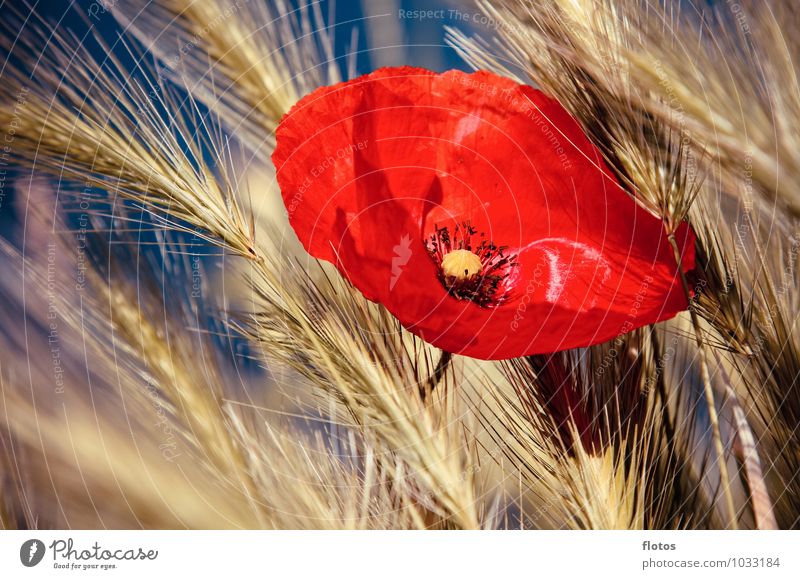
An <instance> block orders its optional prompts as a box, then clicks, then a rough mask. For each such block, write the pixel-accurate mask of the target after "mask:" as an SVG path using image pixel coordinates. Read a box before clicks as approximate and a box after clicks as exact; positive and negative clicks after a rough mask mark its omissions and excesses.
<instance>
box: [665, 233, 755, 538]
mask: <svg viewBox="0 0 800 579" xmlns="http://www.w3.org/2000/svg"><path fill="white" fill-rule="evenodd" d="M667 237H668V239H669V243H670V245H671V246H672V252H673V254H674V256H675V262H676V263H677V264H678V274H679V275H680V277H681V284H682V285H683V292H684V294H685V296H686V299H687V301H688V302H689V315H690V316H691V319H692V326H693V328H694V337H695V340H696V341H697V347H698V350H699V354H700V356H699V358H700V378H701V380H702V381H703V390H704V391H705V396H706V405H707V406H708V421H709V422H710V423H711V436H712V438H713V440H714V450H715V452H716V455H717V464H718V465H719V482H720V486H721V487H722V494H723V496H724V497H725V504H726V507H727V510H728V517H729V518H728V528H729V529H738V528H739V525H738V522H737V517H736V507H735V506H734V502H733V492H732V491H731V479H730V475H729V474H728V461H727V460H726V458H725V446H724V445H723V444H722V434H721V433H720V430H719V415H718V414H717V406H716V402H715V400H714V389H713V387H712V386H711V376H710V375H709V372H708V352H707V351H706V344H705V342H704V341H703V331H702V328H701V327H700V319H699V317H698V316H697V312H696V311H695V309H694V307H693V304H692V295H691V293H690V291H689V282H688V281H687V279H686V274H685V273H684V272H683V261H682V259H681V252H680V248H678V243H677V242H676V241H675V233H674V232H668V234H667Z"/></svg>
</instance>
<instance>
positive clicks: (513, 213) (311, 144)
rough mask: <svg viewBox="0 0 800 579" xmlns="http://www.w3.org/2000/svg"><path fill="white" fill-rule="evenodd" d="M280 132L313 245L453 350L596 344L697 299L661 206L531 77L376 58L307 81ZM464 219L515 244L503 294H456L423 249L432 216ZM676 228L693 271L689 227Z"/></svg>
mask: <svg viewBox="0 0 800 579" xmlns="http://www.w3.org/2000/svg"><path fill="white" fill-rule="evenodd" d="M277 142H278V146H277V148H276V150H275V153H274V154H273V161H274V163H275V166H276V167H277V170H278V182H279V184H280V187H281V191H282V195H283V199H284V202H285V204H286V207H287V210H288V213H289V219H290V222H291V224H292V227H293V228H294V230H295V232H296V233H297V235H298V237H299V239H300V241H301V242H302V243H303V245H304V246H305V248H306V249H307V250H308V252H309V253H310V254H312V255H313V256H315V257H318V258H321V259H325V260H328V261H331V262H333V263H335V264H336V265H337V267H338V268H339V270H340V271H341V272H342V273H343V275H345V276H346V277H347V278H348V279H349V280H350V281H351V282H352V283H353V285H355V286H356V287H357V288H358V289H360V290H361V291H362V292H363V293H364V295H365V296H366V297H367V298H369V299H371V300H373V301H376V302H379V303H381V304H383V305H384V306H386V307H387V308H388V309H389V311H391V312H392V314H393V315H395V316H396V317H397V318H398V319H399V320H400V321H401V323H402V324H403V325H404V326H405V327H407V328H408V329H410V330H411V331H412V332H414V333H416V334H417V335H419V336H420V337H422V338H423V339H425V340H426V341H428V342H430V343H432V344H434V345H436V346H439V347H441V348H442V349H445V350H448V351H451V352H454V353H460V354H465V355H469V356H473V357H476V358H484V359H499V358H510V357H517V356H522V355H528V354H534V353H545V352H553V351H557V350H562V349H566V348H574V347H580V346H588V345H591V344H594V343H598V342H602V341H606V340H608V339H611V338H614V337H615V336H617V335H619V334H621V333H624V332H627V331H630V330H631V329H633V328H636V327H640V326H643V325H646V324H650V323H654V322H657V321H661V320H664V319H668V318H670V317H672V316H674V315H675V314H676V313H677V312H679V311H681V310H683V309H685V308H686V307H687V302H686V299H685V297H684V295H683V292H682V289H681V284H680V280H679V278H678V276H677V267H676V265H675V262H674V259H673V257H672V252H671V250H670V247H669V245H668V243H667V239H666V236H665V234H664V232H663V227H662V223H661V221H660V220H659V219H657V218H656V217H654V216H652V215H651V214H650V213H648V212H647V211H645V210H644V209H642V208H640V207H639V206H638V205H636V203H634V202H633V201H632V200H631V199H630V197H629V196H628V195H627V194H626V193H625V192H624V191H623V190H622V189H621V188H620V187H619V185H618V184H617V182H616V181H615V180H614V178H613V177H612V176H611V174H610V173H609V171H608V169H607V168H606V167H605V165H604V163H603V161H602V159H601V157H600V154H599V152H598V151H597V149H596V148H595V147H593V146H592V145H591V144H590V142H589V141H588V139H587V138H586V137H585V135H584V134H583V133H582V131H581V130H580V127H579V126H578V125H577V123H576V122H575V121H574V120H573V119H572V118H571V117H570V116H569V115H568V114H567V113H566V111H565V110H564V109H563V107H561V106H560V105H559V104H558V103H557V102H555V101H553V100H552V99H550V98H548V97H546V96H545V95H543V94H542V93H540V92H538V91H536V90H534V89H532V88H530V87H527V86H522V85H518V84H516V83H514V82H512V81H510V80H508V79H503V78H500V77H498V76H496V75H493V74H490V73H487V72H478V73H474V74H466V73H463V72H460V71H450V72H447V73H444V74H434V73H432V72H430V71H427V70H423V69H414V68H388V69H381V70H378V71H376V72H374V73H372V74H369V75H366V76H363V77H360V78H358V79H356V80H353V81H350V82H347V83H342V84H339V85H335V86H332V87H325V88H322V89H319V90H317V91H315V92H314V93H312V94H310V95H308V96H306V97H305V98H304V99H302V100H301V101H300V102H299V103H298V104H297V105H296V106H295V107H294V108H292V110H291V111H290V112H289V113H288V114H287V115H286V117H284V119H283V120H282V121H281V124H280V126H279V127H278V131H277ZM466 220H468V221H470V223H471V224H472V225H473V226H475V227H476V228H477V229H478V230H480V231H483V232H485V234H486V236H487V238H489V239H492V240H493V241H494V242H495V243H497V244H498V245H507V246H509V247H510V249H509V251H510V252H515V253H518V262H519V267H518V268H517V270H516V271H515V272H514V276H513V282H512V283H511V285H512V286H513V287H512V289H511V292H510V294H509V299H508V300H507V301H505V302H503V303H501V304H500V305H498V306H497V307H493V308H481V307H479V306H477V305H475V304H474V303H472V302H470V301H462V300H458V299H456V298H454V297H452V296H451V295H449V294H448V292H447V291H446V290H445V288H444V287H443V286H442V284H441V283H440V282H439V280H438V279H437V277H436V266H435V265H434V263H433V262H432V260H431V259H430V257H429V256H428V254H427V252H426V250H425V246H424V240H425V239H426V238H427V237H428V236H429V235H431V234H432V233H433V230H434V227H435V226H436V225H439V226H452V225H454V224H456V223H459V222H463V221H466ZM680 234H681V235H680V237H681V238H682V245H681V247H682V248H683V252H684V269H685V270H687V271H688V270H689V269H692V268H693V267H694V237H693V234H692V232H691V230H690V229H689V228H688V226H684V227H683V228H682V229H681V232H680Z"/></svg>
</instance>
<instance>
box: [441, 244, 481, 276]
mask: <svg viewBox="0 0 800 579" xmlns="http://www.w3.org/2000/svg"><path fill="white" fill-rule="evenodd" d="M482 269H483V264H482V263H481V258H480V257H478V256H477V255H475V254H474V253H472V252H471V251H468V250H466V249H454V250H453V251H451V252H450V253H448V254H446V255H445V256H444V257H443V258H442V271H443V272H444V274H445V275H446V276H448V277H454V278H456V279H469V278H471V277H472V276H474V275H475V274H478V273H480V272H481V270H482Z"/></svg>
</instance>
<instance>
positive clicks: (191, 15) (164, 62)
mask: <svg viewBox="0 0 800 579" xmlns="http://www.w3.org/2000/svg"><path fill="white" fill-rule="evenodd" d="M112 12H113V14H114V16H115V17H116V18H117V20H119V22H120V24H122V25H123V27H124V28H125V29H126V30H130V31H131V32H132V33H133V34H134V35H135V36H136V37H137V38H139V39H140V40H141V41H142V42H143V44H144V45H145V46H146V47H147V48H148V50H149V51H150V52H151V53H152V54H153V55H154V56H155V57H156V58H157V59H158V61H159V64H160V67H161V69H160V70H161V74H163V75H164V76H165V77H166V78H169V79H171V80H173V81H175V82H178V83H179V84H181V85H182V86H184V87H185V88H186V90H187V91H188V92H189V93H190V94H192V95H193V96H194V98H196V99H197V100H198V101H200V102H202V103H203V104H204V105H206V106H207V107H208V108H209V109H211V110H214V111H215V112H216V113H217V114H218V115H219V117H220V119H221V120H222V122H223V124H224V125H225V126H226V128H227V129H228V130H229V131H230V133H231V134H233V135H235V136H236V138H238V139H240V140H242V141H243V142H245V143H246V144H247V145H248V147H249V148H250V149H251V150H252V151H254V152H257V153H258V154H259V155H263V157H264V159H268V157H269V150H270V149H271V147H272V146H273V144H274V142H273V140H274V131H275V128H276V127H277V125H278V121H279V120H280V119H281V117H282V116H283V115H284V114H285V113H287V112H288V111H289V108H291V106H292V105H293V104H294V103H295V102H297V101H298V100H299V99H300V98H301V97H302V96H303V95H305V94H307V93H309V92H311V91H312V90H313V89H315V88H317V87H319V86H324V85H330V84H335V83H337V82H339V81H340V80H341V75H340V67H339V64H338V63H337V62H336V58H335V56H334V51H333V39H332V33H329V30H331V29H332V28H331V27H329V26H328V25H327V21H326V18H325V17H324V16H323V14H322V12H321V8H320V4H319V3H318V2H312V3H310V4H308V3H306V2H300V3H299V6H298V7H294V6H293V5H292V4H291V3H289V2H287V1H286V0H278V1H277V2H235V1H233V0H157V1H155V2H151V1H146V0H134V1H130V2H119V3H117V4H116V5H115V6H114V8H113V9H112Z"/></svg>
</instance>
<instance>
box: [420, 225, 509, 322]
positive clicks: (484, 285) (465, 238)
mask: <svg viewBox="0 0 800 579" xmlns="http://www.w3.org/2000/svg"><path fill="white" fill-rule="evenodd" d="M434 228H435V233H434V234H433V235H431V236H430V238H429V239H428V240H427V241H426V243H425V246H426V248H427V250H428V254H429V255H430V256H431V259H433V261H434V263H435V264H436V265H437V266H438V273H437V276H438V277H439V281H440V282H441V283H442V285H443V286H444V287H445V288H446V289H447V291H448V292H449V293H450V295H452V296H453V297H455V298H458V299H460V300H471V301H473V302H475V303H476V304H478V305H479V306H481V307H484V308H489V307H494V306H496V305H498V304H500V303H502V302H503V301H505V299H506V298H507V295H506V293H507V292H503V294H502V295H498V293H500V290H501V289H502V288H501V284H502V282H503V280H504V279H505V278H506V277H508V275H509V274H510V273H511V270H512V269H513V268H515V267H517V256H516V255H514V254H507V253H506V250H507V249H508V246H505V245H503V246H498V245H495V244H494V242H492V241H491V240H487V239H486V238H485V234H484V233H483V232H480V233H478V230H477V229H475V228H474V227H473V226H472V225H471V224H470V223H469V221H465V222H463V223H460V224H458V225H456V226H455V227H454V228H453V235H452V236H451V235H450V230H449V228H447V227H439V226H438V225H436V226H434ZM475 236H477V237H478V239H474V238H475ZM458 249H465V250H467V251H471V252H472V253H474V254H475V255H477V256H478V258H479V259H480V261H481V266H482V269H481V271H480V272H479V273H478V274H476V275H473V276H471V277H455V276H452V275H447V274H445V272H444V270H443V269H442V260H443V259H444V256H445V255H447V254H448V253H450V252H451V251H455V250H458Z"/></svg>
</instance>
